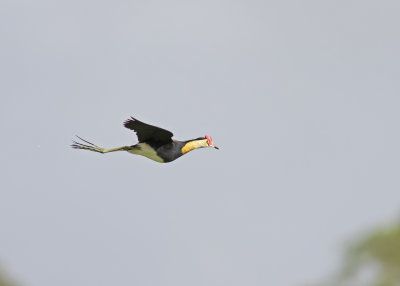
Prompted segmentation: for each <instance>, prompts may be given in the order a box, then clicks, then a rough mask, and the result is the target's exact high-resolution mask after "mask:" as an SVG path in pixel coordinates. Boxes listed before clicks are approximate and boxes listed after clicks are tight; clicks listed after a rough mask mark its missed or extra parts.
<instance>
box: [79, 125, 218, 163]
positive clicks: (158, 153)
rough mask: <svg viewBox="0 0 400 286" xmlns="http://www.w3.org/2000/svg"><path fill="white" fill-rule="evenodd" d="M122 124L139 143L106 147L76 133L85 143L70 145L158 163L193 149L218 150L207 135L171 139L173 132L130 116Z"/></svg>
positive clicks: (173, 158) (171, 159) (172, 159)
mask: <svg viewBox="0 0 400 286" xmlns="http://www.w3.org/2000/svg"><path fill="white" fill-rule="evenodd" d="M124 126H125V127H126V128H128V129H130V130H133V131H135V133H136V135H137V138H138V141H139V143H137V144H135V145H131V146H122V147H117V148H112V149H106V148H102V147H99V146H97V145H95V144H93V143H91V142H89V141H87V140H85V139H83V138H81V137H79V136H77V135H76V137H78V138H79V139H80V140H81V141H82V142H84V143H86V144H84V143H80V142H77V141H72V142H73V144H72V145H71V147H72V148H74V149H82V150H89V151H93V152H98V153H101V154H105V153H110V152H116V151H127V152H129V153H131V154H135V155H141V156H144V157H147V158H149V159H151V160H153V161H156V162H159V163H169V162H172V161H174V160H176V159H178V158H179V157H181V156H182V155H185V154H187V153H188V152H190V151H192V150H194V149H199V148H206V147H212V148H214V149H217V150H219V148H218V147H217V146H215V145H214V143H213V140H212V138H211V137H210V136H208V135H205V136H204V137H198V138H196V139H191V140H186V141H179V140H175V139H172V136H173V134H172V132H171V131H168V130H165V129H163V128H160V127H156V126H153V125H150V124H147V123H144V122H142V121H139V120H137V119H136V118H134V117H130V118H129V119H128V120H126V121H125V122H124Z"/></svg>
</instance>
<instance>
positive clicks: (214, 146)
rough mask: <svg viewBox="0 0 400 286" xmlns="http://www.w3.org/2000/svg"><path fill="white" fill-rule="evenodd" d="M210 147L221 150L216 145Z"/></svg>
mask: <svg viewBox="0 0 400 286" xmlns="http://www.w3.org/2000/svg"><path fill="white" fill-rule="evenodd" d="M210 147H213V148H215V149H217V150H219V148H218V147H217V146H215V145H211V146H210Z"/></svg>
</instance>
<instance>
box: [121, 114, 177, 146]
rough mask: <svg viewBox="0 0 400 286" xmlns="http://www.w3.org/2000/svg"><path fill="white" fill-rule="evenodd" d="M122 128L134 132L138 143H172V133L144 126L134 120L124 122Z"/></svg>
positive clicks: (147, 125)
mask: <svg viewBox="0 0 400 286" xmlns="http://www.w3.org/2000/svg"><path fill="white" fill-rule="evenodd" d="M124 126H125V127H126V128H128V129H131V130H133V131H135V132H136V135H137V137H138V139H139V142H154V143H157V145H158V144H166V143H170V142H171V141H172V136H174V134H172V132H170V131H168V130H165V129H162V128H160V127H157V126H153V125H150V124H146V123H144V122H142V121H139V120H137V119H136V118H133V117H131V118H130V119H128V120H126V121H125V122H124Z"/></svg>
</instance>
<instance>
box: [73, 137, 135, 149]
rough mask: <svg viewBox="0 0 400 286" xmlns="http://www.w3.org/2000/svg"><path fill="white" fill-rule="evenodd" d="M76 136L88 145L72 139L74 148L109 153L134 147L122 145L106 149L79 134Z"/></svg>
mask: <svg viewBox="0 0 400 286" xmlns="http://www.w3.org/2000/svg"><path fill="white" fill-rule="evenodd" d="M76 137H78V138H79V139H80V140H82V141H83V142H85V143H87V144H88V145H86V144H82V143H79V142H76V141H72V142H73V144H72V145H71V147H72V148H74V149H83V150H90V151H93V152H98V153H102V154H104V153H109V152H115V151H128V150H130V149H132V147H130V146H122V147H118V148H112V149H105V148H102V147H99V146H97V145H95V144H93V143H91V142H89V141H86V140H85V139H83V138H81V137H79V136H78V135H76Z"/></svg>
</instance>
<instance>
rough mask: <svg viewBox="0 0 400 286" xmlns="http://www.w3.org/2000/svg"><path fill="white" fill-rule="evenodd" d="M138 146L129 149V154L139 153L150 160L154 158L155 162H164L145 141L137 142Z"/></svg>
mask: <svg viewBox="0 0 400 286" xmlns="http://www.w3.org/2000/svg"><path fill="white" fill-rule="evenodd" d="M136 146H137V147H139V148H137V149H136V148H135V149H132V150H129V151H128V152H129V153H131V154H135V155H141V156H144V157H147V158H149V159H151V160H154V161H156V162H160V163H164V160H163V159H162V158H161V157H160V156H158V155H157V152H156V151H154V150H153V148H151V147H150V145H149V144H147V143H139V144H137V145H136Z"/></svg>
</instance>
